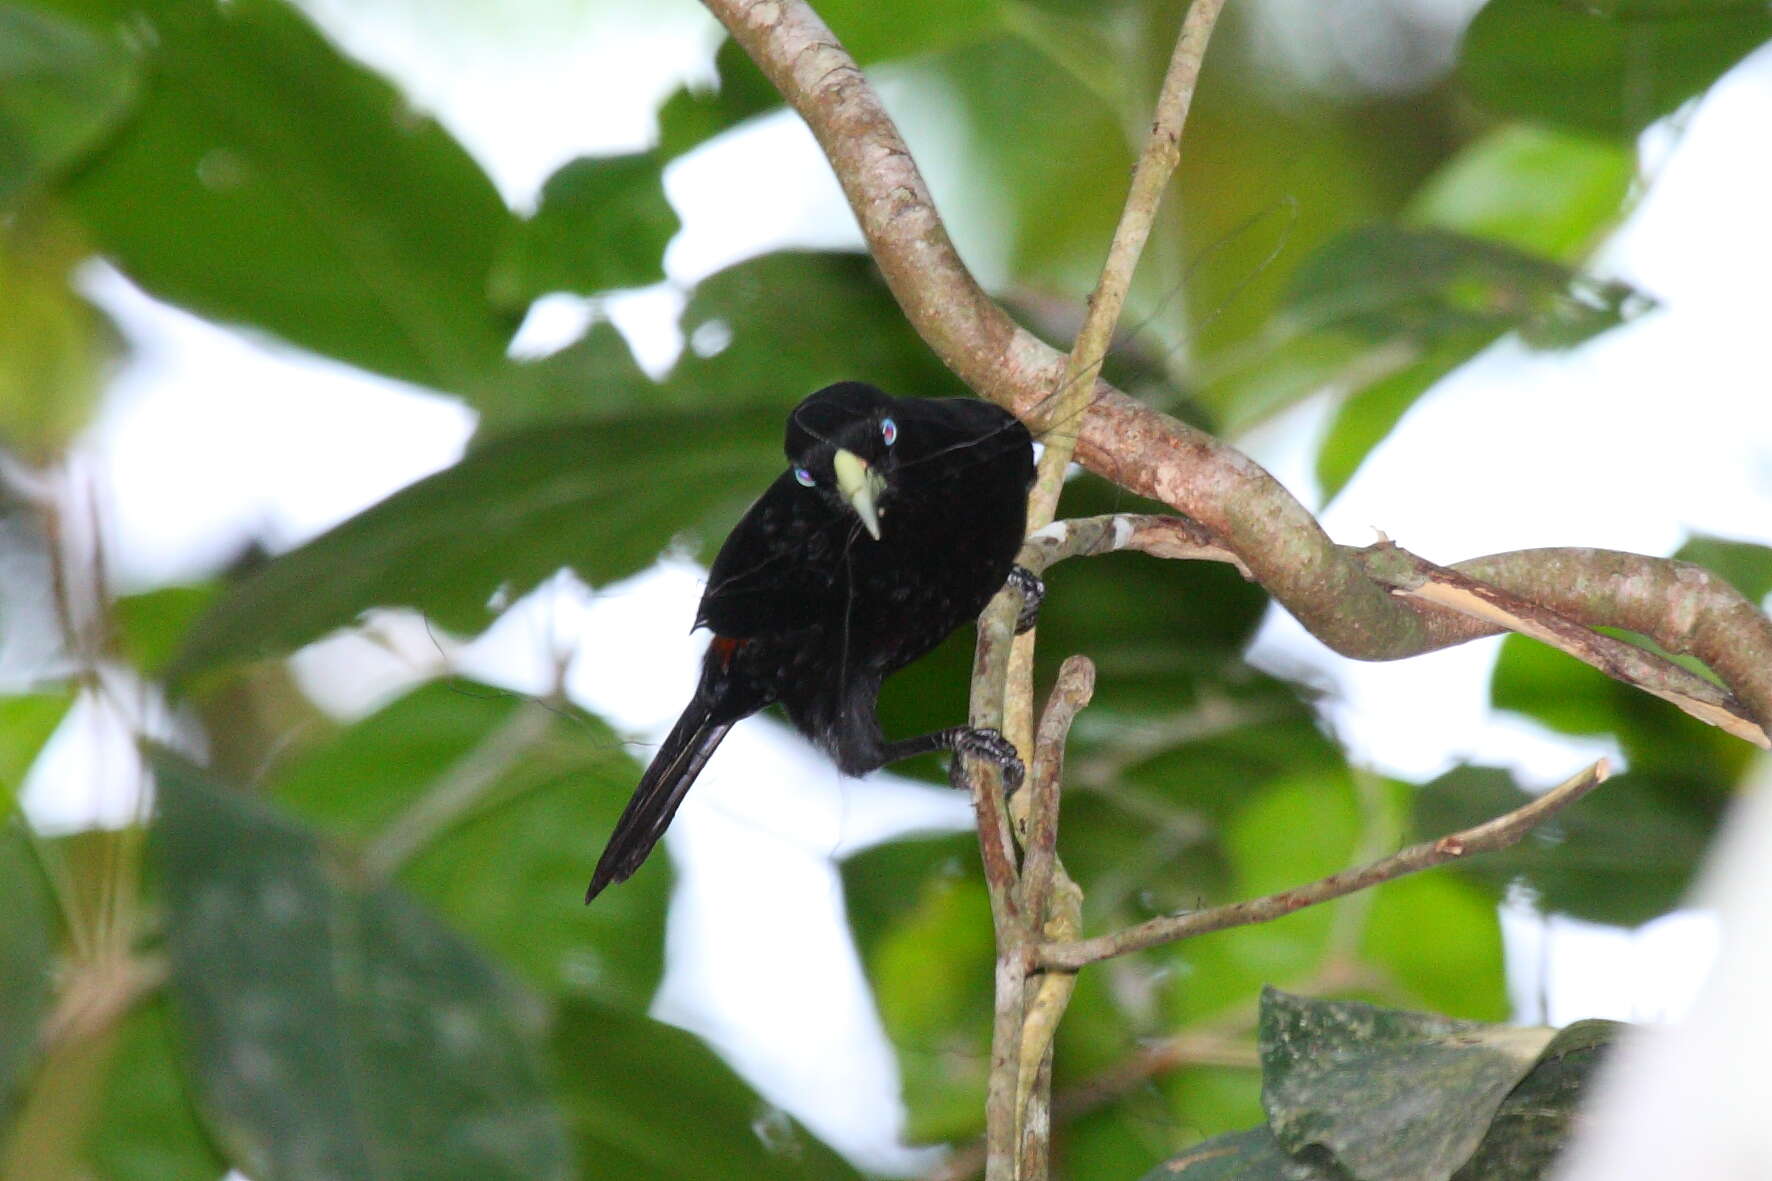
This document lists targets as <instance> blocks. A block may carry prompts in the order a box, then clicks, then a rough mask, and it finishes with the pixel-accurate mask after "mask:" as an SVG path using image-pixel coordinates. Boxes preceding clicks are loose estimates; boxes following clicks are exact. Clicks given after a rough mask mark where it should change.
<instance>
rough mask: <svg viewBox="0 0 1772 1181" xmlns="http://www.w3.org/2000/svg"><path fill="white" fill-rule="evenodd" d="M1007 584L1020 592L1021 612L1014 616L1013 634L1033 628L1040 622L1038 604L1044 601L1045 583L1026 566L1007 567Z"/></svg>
mask: <svg viewBox="0 0 1772 1181" xmlns="http://www.w3.org/2000/svg"><path fill="white" fill-rule="evenodd" d="M1007 581H1008V585H1010V586H1012V587H1014V588H1015V589H1016V590H1018V591H1020V592H1021V612H1020V614H1018V615H1016V617H1015V634H1016V635H1018V636H1019V635H1020V634H1021V633H1022V632H1029V631H1033V630H1034V625H1035V624H1036V623H1038V622H1040V604H1041V603H1043V602H1045V601H1046V583H1045V582H1044V581H1043V580H1042V579H1041V578H1040V576H1039V575H1038V574H1035V573H1034V572H1033V571H1032V570H1029V569H1028V568H1027V567H1026V566H1011V567H1009V578H1008V580H1007Z"/></svg>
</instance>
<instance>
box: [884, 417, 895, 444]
mask: <svg viewBox="0 0 1772 1181" xmlns="http://www.w3.org/2000/svg"><path fill="white" fill-rule="evenodd" d="M880 437H881V438H882V439H885V440H886V445H887V446H888V447H890V446H892V444H893V443H894V442H896V441H897V439H898V424H897V423H896V422H893V421H892V420H891V419H890V418H882V419H881V420H880Z"/></svg>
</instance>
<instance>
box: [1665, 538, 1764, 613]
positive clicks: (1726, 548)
mask: <svg viewBox="0 0 1772 1181" xmlns="http://www.w3.org/2000/svg"><path fill="white" fill-rule="evenodd" d="M1674 557H1676V558H1678V559H1679V560H1680V561H1682V562H1696V563H1697V564H1698V565H1700V566H1703V567H1704V568H1705V569H1706V570H1710V571H1713V572H1715V573H1717V574H1721V575H1722V576H1723V577H1724V578H1725V579H1727V580H1728V582H1729V585H1730V586H1733V587H1734V588H1735V589H1736V590H1738V591H1740V592H1741V593H1742V594H1743V595H1745V596H1747V599H1748V601H1749V602H1752V603H1762V602H1764V601H1765V599H1766V596H1767V595H1769V594H1772V548H1768V547H1767V546H1763V545H1755V544H1754V543H1752V542H1748V541H1729V540H1727V539H1725V538H1721V537H1705V536H1703V535H1702V534H1701V535H1698V536H1696V537H1692V538H1690V539H1688V540H1687V542H1686V544H1685V545H1682V546H1681V547H1680V549H1679V552H1677V553H1676V554H1674Z"/></svg>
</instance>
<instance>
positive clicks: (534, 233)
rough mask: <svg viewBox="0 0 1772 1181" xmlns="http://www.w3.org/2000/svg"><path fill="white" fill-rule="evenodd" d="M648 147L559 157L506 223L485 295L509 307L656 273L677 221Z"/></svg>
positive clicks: (660, 164)
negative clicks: (561, 161)
mask: <svg viewBox="0 0 1772 1181" xmlns="http://www.w3.org/2000/svg"><path fill="white" fill-rule="evenodd" d="M663 169H664V159H663V157H662V156H660V155H659V154H658V153H656V152H641V153H638V154H636V155H632V156H608V157H598V158H592V157H581V158H580V159H577V160H574V161H572V162H571V163H569V164H565V165H562V166H561V168H560V169H559V171H557V172H555V173H554V175H553V176H551V177H549V178H548V182H547V184H546V185H544V186H543V187H542V191H541V206H540V208H538V209H537V210H536V211H535V214H534V216H532V217H530V218H529V219H528V220H527V221H524V222H521V223H518V224H516V225H513V226H512V227H511V228H510V229H509V230H508V231H507V232H506V235H505V239H504V241H503V243H502V244H501V245H500V248H499V252H498V256H497V258H496V259H495V260H494V261H493V264H492V278H491V290H492V297H493V299H494V300H496V301H497V302H498V303H499V304H501V305H503V306H505V307H508V308H511V309H513V310H521V309H523V308H525V307H527V306H528V305H529V303H530V301H531V300H534V299H536V298H537V297H539V296H543V295H546V294H548V293H549V292H553V291H571V292H576V293H578V294H581V295H593V294H595V293H597V292H599V291H609V290H612V289H615V288H620V287H645V286H648V285H650V284H653V283H657V282H660V281H661V280H663V279H664V249H665V246H666V244H668V243H669V242H670V240H671V235H673V234H675V233H676V232H677V229H678V227H679V226H680V224H681V223H680V222H678V220H677V215H676V213H674V212H673V211H672V210H671V206H670V203H669V202H668V201H666V200H665V192H664V177H663Z"/></svg>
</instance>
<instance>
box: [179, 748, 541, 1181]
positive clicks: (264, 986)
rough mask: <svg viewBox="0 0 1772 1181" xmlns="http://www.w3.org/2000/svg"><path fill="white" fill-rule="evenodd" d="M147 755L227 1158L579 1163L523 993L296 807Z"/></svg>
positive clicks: (212, 1116)
mask: <svg viewBox="0 0 1772 1181" xmlns="http://www.w3.org/2000/svg"><path fill="white" fill-rule="evenodd" d="M156 761H157V772H158V773H157V783H158V786H159V802H160V824H159V828H158V835H159V842H158V850H159V856H160V866H161V870H162V872H163V873H164V876H165V880H166V896H167V918H168V930H167V937H168V939H167V942H168V949H169V952H170V956H171V961H172V992H173V997H174V1000H175V1001H176V1005H177V1011H178V1015H179V1018H180V1022H181V1026H182V1029H183V1031H184V1036H185V1038H186V1040H187V1043H188V1045H189V1052H190V1067H191V1070H192V1073H193V1076H194V1079H195V1089H196V1091H197V1094H198V1096H199V1099H200V1105H201V1107H202V1108H203V1110H204V1113H205V1115H206V1116H207V1118H208V1122H209V1125H210V1127H211V1128H212V1129H213V1130H214V1132H215V1134H216V1136H217V1138H218V1139H219V1140H220V1141H221V1142H222V1143H223V1144H224V1145H225V1146H226V1148H227V1151H228V1155H229V1158H230V1161H231V1162H232V1163H233V1164H234V1165H235V1166H236V1167H238V1168H239V1169H241V1170H242V1171H244V1172H247V1173H250V1174H251V1175H252V1176H254V1177H258V1178H263V1179H265V1181H281V1179H298V1178H321V1177H327V1178H330V1177H339V1176H346V1177H362V1178H383V1177H386V1178H397V1177H424V1178H445V1177H461V1178H496V1177H511V1178H522V1179H525V1181H530V1179H534V1178H548V1177H565V1176H569V1175H571V1174H572V1172H573V1170H572V1166H571V1163H570V1160H569V1155H570V1153H569V1149H568V1146H567V1142H566V1137H565V1130H564V1128H563V1127H562V1126H561V1124H560V1122H559V1118H558V1114H557V1113H556V1111H555V1110H554V1108H553V1106H552V1105H551V1103H550V1099H549V1095H548V1093H547V1091H546V1090H545V1089H544V1086H543V1080H542V1077H541V1073H540V1070H539V1067H538V1063H537V1061H536V1058H535V1055H534V1053H533V1046H532V1041H533V1039H534V1038H535V1037H536V1035H537V1033H538V1032H539V1027H540V1022H541V1016H542V1014H541V1010H540V1006H539V1005H537V1004H536V1003H535V1001H534V1000H533V999H531V998H530V997H529V996H528V995H527V994H525V993H523V992H521V991H519V990H518V989H517V988H515V987H514V986H513V985H512V984H510V983H509V982H508V981H507V980H506V979H505V978H504V977H502V976H501V975H500V974H499V973H498V972H497V971H496V970H495V969H494V968H493V967H492V966H491V965H490V964H489V963H487V962H486V961H485V960H483V959H482V958H481V957H480V956H478V955H477V954H476V953H475V952H473V951H472V950H471V949H470V948H468V947H467V946H466V945H465V944H463V943H462V942H461V941H460V940H459V939H458V938H457V937H456V936H455V935H453V934H452V933H451V932H449V931H448V930H447V929H446V928H444V927H443V926H441V925H440V924H439V923H437V921H436V920H435V919H433V918H432V917H431V916H430V915H429V914H427V913H426V912H425V911H423V910H422V909H420V908H419V907H418V906H417V905H416V904H414V903H413V902H411V901H410V900H409V899H407V898H406V896H405V895H403V894H401V893H399V892H397V891H395V890H392V889H388V888H374V887H368V888H366V887H364V886H363V885H362V884H360V883H358V882H356V881H353V880H351V878H350V877H349V875H348V874H347V873H346V872H345V871H344V870H343V869H342V867H340V866H338V865H337V864H336V863H334V862H332V861H331V860H330V859H328V858H327V857H326V856H325V855H324V853H323V852H322V850H321V849H320V847H319V845H318V843H317V842H316V841H315V839H314V838H313V837H312V836H311V835H310V834H309V833H307V832H306V831H304V830H303V829H301V828H299V827H298V826H296V825H295V824H294V823H292V822H291V821H289V820H286V819H284V818H282V817H279V816H277V815H274V814H272V813H271V812H269V811H268V810H266V809H265V807H264V806H263V805H262V804H259V803H256V802H254V801H252V800H249V799H248V798H246V797H245V796H243V795H240V794H238V793H235V792H230V791H227V790H224V789H221V788H219V787H216V786H214V785H212V784H211V783H209V782H207V781H206V779H205V778H204V776H203V775H202V774H201V773H200V772H198V771H196V770H195V769H194V768H192V767H190V766H189V765H187V764H184V763H182V762H180V761H178V760H176V759H174V758H172V757H171V756H161V757H160V758H159V759H157V760H156Z"/></svg>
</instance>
